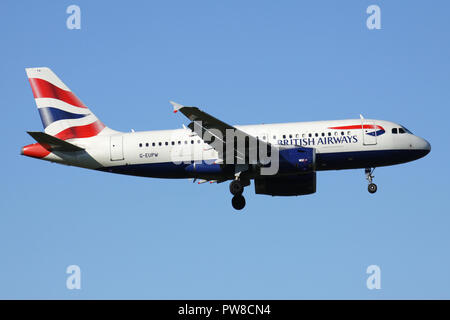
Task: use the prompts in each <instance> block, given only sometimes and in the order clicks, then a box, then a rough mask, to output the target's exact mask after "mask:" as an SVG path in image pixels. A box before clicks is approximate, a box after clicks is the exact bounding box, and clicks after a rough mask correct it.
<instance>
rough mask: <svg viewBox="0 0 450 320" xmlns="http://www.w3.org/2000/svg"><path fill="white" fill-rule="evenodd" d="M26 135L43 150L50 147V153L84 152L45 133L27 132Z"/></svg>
mask: <svg viewBox="0 0 450 320" xmlns="http://www.w3.org/2000/svg"><path fill="white" fill-rule="evenodd" d="M27 133H28V134H29V135H30V136H32V137H33V139H34V140H36V141H37V142H39V143H40V144H41V145H43V146H44V147H45V148H47V146H48V147H50V150H51V151H81V150H84V149H83V148H80V147H79V146H76V145H74V144H72V143H69V142H67V141H64V140H61V139H58V138H56V137H54V136H51V135H49V134H47V133H45V132H36V131H27Z"/></svg>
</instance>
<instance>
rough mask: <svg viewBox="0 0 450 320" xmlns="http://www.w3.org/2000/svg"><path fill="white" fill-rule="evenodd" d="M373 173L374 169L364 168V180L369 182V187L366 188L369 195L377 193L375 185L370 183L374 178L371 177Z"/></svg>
mask: <svg viewBox="0 0 450 320" xmlns="http://www.w3.org/2000/svg"><path fill="white" fill-rule="evenodd" d="M374 171H375V168H366V169H365V171H364V172H365V173H366V179H367V181H369V185H368V186H367V190H368V191H369V192H370V193H375V192H377V189H378V187H377V185H376V184H375V183H373V182H372V180H373V178H374V176H373V172H374Z"/></svg>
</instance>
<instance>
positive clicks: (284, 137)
mask: <svg viewBox="0 0 450 320" xmlns="http://www.w3.org/2000/svg"><path fill="white" fill-rule="evenodd" d="M345 134H347V135H351V131H347V132H344V131H341V132H339V131H335V132H334V135H335V136H338V135H341V136H344V135H345ZM332 135H333V133H331V132H327V133H325V132H322V133H303V134H301V135H300V134H299V133H296V134H283V135H282V138H283V139H288V138H289V139H293V138H295V139H299V138H300V137H301V138H312V137H319V136H321V137H325V136H328V137H331V136H332ZM256 138H260V137H259V136H256ZM262 139H263V140H266V136H265V135H264V136H262ZM273 140H277V136H276V135H274V136H273ZM189 143H190V144H195V140H190V142H189V141H188V140H184V144H189ZM200 143H202V141H201V140H197V144H200ZM182 144H183V141H180V140H178V141H170V142H168V141H165V142H151V143H149V142H146V143H139V147H140V148H142V147H144V146H145V147H150V145H151V146H152V147H156V146H160V147H162V146H168V145H172V146H174V145H182Z"/></svg>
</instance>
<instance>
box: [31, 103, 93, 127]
mask: <svg viewBox="0 0 450 320" xmlns="http://www.w3.org/2000/svg"><path fill="white" fill-rule="evenodd" d="M38 110H39V115H40V116H41V121H42V125H43V126H44V129H45V128H47V127H48V126H49V125H50V124H51V123H53V122H55V121H58V120H66V119H79V118H83V117H86V116H88V115H89V114H78V113H71V112H67V111H64V110H61V109H56V108H52V107H46V108H39V109H38Z"/></svg>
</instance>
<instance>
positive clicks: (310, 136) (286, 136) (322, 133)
mask: <svg viewBox="0 0 450 320" xmlns="http://www.w3.org/2000/svg"><path fill="white" fill-rule="evenodd" d="M333 134H334V135H335V136H338V135H341V136H345V134H347V135H349V136H350V135H351V134H352V132H351V131H347V132H344V131H341V132H339V131H334V133H331V132H327V133H325V132H321V133H317V132H316V133H303V134H302V135H300V134H299V133H296V134H289V135H286V134H283V136H282V137H283V139H287V138H288V137H289V139H292V138H294V137H295V138H296V139H299V138H300V136H301V137H302V138H312V137H326V136H328V137H331V136H332V135H333ZM263 139H264V140H265V137H263ZM273 139H274V140H276V139H277V136H273Z"/></svg>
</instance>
